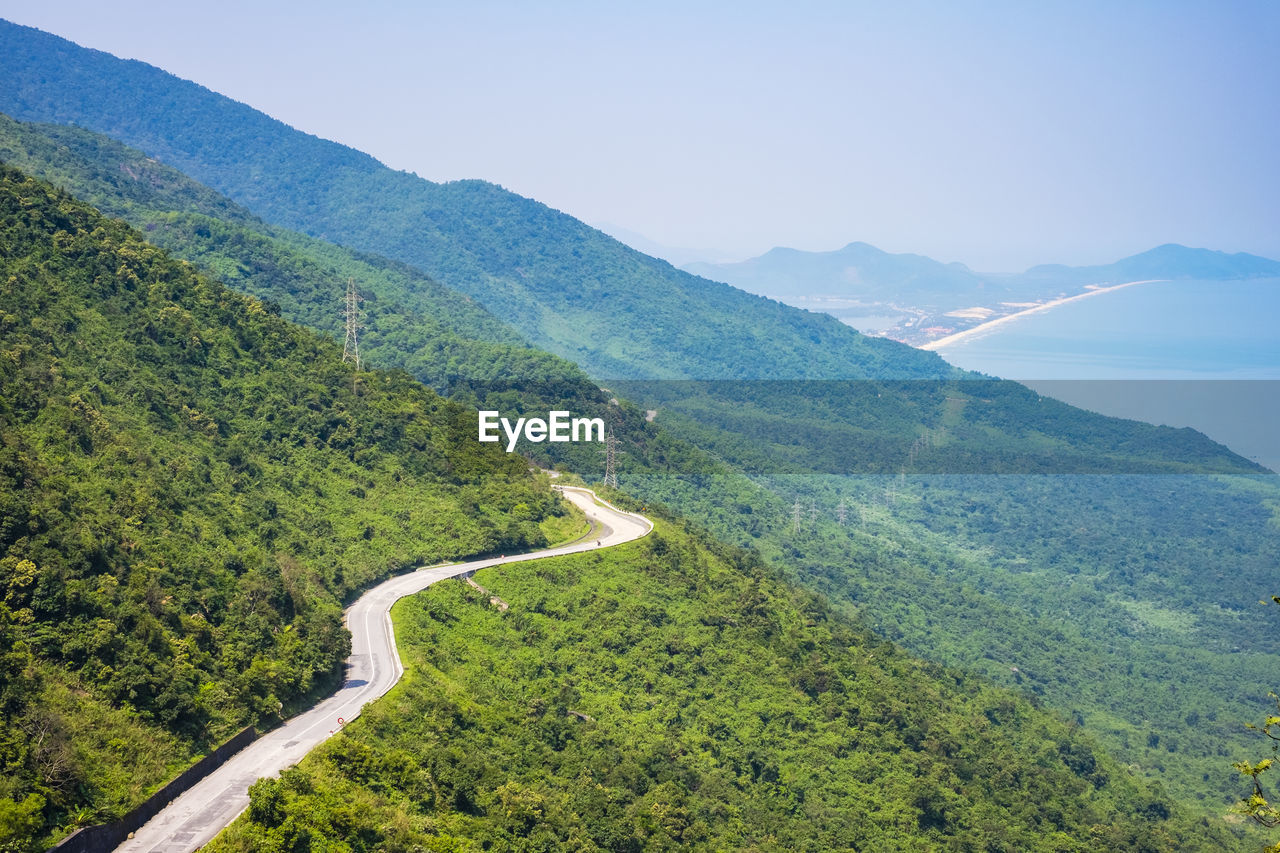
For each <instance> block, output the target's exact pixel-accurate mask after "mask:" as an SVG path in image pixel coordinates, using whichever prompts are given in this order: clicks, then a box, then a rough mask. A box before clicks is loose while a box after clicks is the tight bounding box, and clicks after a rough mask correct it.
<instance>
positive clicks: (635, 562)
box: [213, 522, 1232, 851]
mask: <svg viewBox="0 0 1280 853" xmlns="http://www.w3.org/2000/svg"><path fill="white" fill-rule="evenodd" d="M529 568H530V569H531V570H529V569H525V570H521V569H497V570H485V571H483V572H481V573H479V574H478V575H477V580H478V581H479V582H480V583H482V584H483V585H484V586H485V587H486V588H487V589H489V590H490V591H491V592H492V593H494V594H496V595H499V596H501V597H502V599H503V601H504V602H506V603H507V604H508V605H509V609H504V610H499V609H497V608H495V607H493V606H491V605H490V603H489V599H488V597H487V596H485V595H482V594H479V593H477V592H476V591H474V590H472V589H471V588H470V587H467V586H466V585H464V584H462V583H446V584H441V585H438V586H436V587H433V588H432V589H431V590H429V591H428V592H427V593H425V594H424V595H422V596H418V597H416V598H414V599H412V600H407V601H405V602H403V603H402V604H401V605H399V606H398V608H397V610H396V613H395V617H396V622H397V625H399V626H400V632H401V637H402V640H401V646H402V648H403V649H404V652H405V655H406V660H407V665H408V669H409V676H408V678H407V680H406V682H405V683H404V685H403V686H402V687H401V688H400V689H399V690H397V692H396V693H394V694H392V695H391V696H390V697H388V700H389V701H386V702H384V703H382V704H381V705H380V706H378V707H377V708H376V709H373V711H372V713H369V714H366V715H364V716H362V718H361V719H360V720H359V721H357V722H356V723H355V724H354V725H352V726H349V727H348V728H346V729H345V730H344V731H343V734H342V736H341V737H339V738H335V739H334V740H332V741H330V742H329V743H328V744H326V745H325V746H324V747H322V748H321V749H320V750H319V751H318V752H317V753H316V754H314V755H313V756H311V757H309V758H308V759H307V760H306V761H304V762H303V763H302V766H301V767H300V768H298V769H296V770H292V771H289V772H288V773H286V774H285V775H284V777H283V778H282V779H280V780H278V781H277V780H272V781H264V782H259V783H258V784H257V786H255V788H254V790H253V799H252V804H251V806H250V808H249V810H248V812H247V813H246V814H245V815H244V816H243V817H241V819H240V820H239V821H238V823H237V824H236V825H235V826H234V827H233V828H232V830H231V831H230V832H229V833H227V834H226V835H225V836H224V837H223V838H222V839H221V840H220V841H219V842H218V843H216V844H215V845H214V848H213V849H214V850H217V851H229V850H236V851H255V850H267V849H281V848H284V849H288V848H290V846H292V845H296V844H297V843H298V841H299V840H300V839H306V840H307V843H309V844H310V845H312V846H313V848H315V847H324V846H326V845H329V844H342V845H344V847H345V849H351V850H356V851H365V850H370V851H371V850H382V849H405V850H408V849H414V847H415V846H417V847H420V848H421V849H435V850H465V851H472V850H563V849H575V850H584V851H605V850H611V851H640V850H760V851H828V850H912V849H952V850H1008V851H1013V850H1018V851H1029V850H1045V851H1048V850H1056V851H1099V850H1124V851H1142V850H1150V851H1156V850H1168V849H1179V850H1194V849H1215V848H1221V847H1226V846H1231V842H1232V839H1231V837H1230V836H1229V835H1228V834H1227V833H1225V832H1221V831H1218V832H1214V831H1211V830H1209V829H1208V827H1207V826H1205V825H1204V824H1202V823H1198V822H1197V823H1191V822H1188V821H1186V820H1185V819H1182V818H1180V817H1178V816H1176V815H1171V812H1176V807H1174V806H1173V805H1172V804H1170V803H1169V802H1168V801H1167V799H1165V798H1164V797H1163V796H1162V795H1161V794H1160V793H1159V792H1158V791H1156V790H1154V789H1150V788H1145V787H1144V786H1142V785H1140V784H1135V782H1134V780H1133V778H1132V777H1131V776H1130V774H1129V773H1128V772H1127V771H1126V770H1125V769H1124V768H1122V767H1120V766H1118V765H1116V764H1115V763H1113V762H1112V761H1111V760H1110V759H1109V758H1108V757H1107V756H1105V755H1104V754H1102V753H1101V752H1099V751H1098V750H1097V748H1096V746H1094V745H1093V744H1092V743H1090V741H1089V740H1088V739H1087V738H1085V737H1083V736H1082V734H1081V733H1080V732H1079V730H1078V729H1076V728H1075V727H1074V726H1072V725H1070V724H1067V723H1064V722H1062V721H1061V720H1060V719H1057V718H1055V717H1053V716H1051V715H1049V714H1046V713H1045V712H1044V711H1042V710H1040V709H1038V708H1037V707H1036V706H1035V704H1034V703H1032V702H1029V701H1027V700H1026V699H1024V698H1020V697H1018V696H1016V695H1015V694H1013V693H1011V692H1009V691H1005V690H1000V689H994V688H991V687H989V686H987V685H984V684H983V683H982V682H980V681H979V680H976V679H971V678H966V677H964V676H960V675H958V674H956V673H953V672H947V671H945V670H943V669H941V668H938V667H934V666H930V665H922V664H920V663H918V662H915V661H912V660H910V659H908V658H906V657H904V656H903V655H902V654H901V653H899V652H898V651H896V650H895V649H894V648H893V647H891V646H889V645H887V644H885V643H883V642H881V641H879V640H877V639H875V638H874V637H871V636H869V635H868V634H866V633H864V632H863V631H861V630H858V629H857V628H855V627H854V626H852V625H851V624H850V623H849V622H848V621H847V620H845V619H843V618H841V617H840V616H838V615H836V614H834V613H833V612H832V611H831V610H830V609H829V608H828V607H827V606H826V605H825V604H824V603H823V602H822V601H821V600H819V599H817V598H815V597H813V596H811V595H808V594H805V593H798V592H797V591H796V590H795V589H794V588H792V587H789V586H787V585H786V584H783V583H780V582H779V581H778V580H777V579H776V578H775V577H773V576H772V574H771V573H770V572H769V571H768V569H767V568H766V567H765V566H763V565H762V564H761V563H760V562H759V561H758V560H756V559H754V558H752V557H751V556H749V555H747V554H745V553H743V552H740V551H735V550H732V549H727V548H724V547H720V546H714V545H712V544H710V543H708V542H707V541H706V540H705V539H703V538H702V537H699V536H698V535H696V534H691V533H690V532H689V531H688V530H686V529H683V528H682V527H681V525H679V524H676V523H672V522H666V523H663V522H660V523H659V525H658V528H657V530H656V532H655V533H654V534H651V536H650V537H649V538H648V539H646V540H644V541H642V542H638V543H633V544H631V545H627V546H623V547H620V548H616V549H610V550H608V551H605V552H599V553H593V554H590V555H583V556H577V557H572V558H566V559H556V560H552V561H545V562H540V563H538V564H536V565H534V566H531V567H529Z"/></svg>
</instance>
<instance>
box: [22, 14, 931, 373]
mask: <svg viewBox="0 0 1280 853" xmlns="http://www.w3.org/2000/svg"><path fill="white" fill-rule="evenodd" d="M0 45H3V47H4V50H3V51H0V77H2V78H3V79H4V80H5V82H6V85H5V86H4V87H3V88H0V111H3V112H5V113H8V114H9V115H11V116H13V117H15V118H18V119H21V120H28V121H44V122H58V123H72V124H78V125H80V126H82V127H87V128H90V129H93V130H97V131H100V132H102V133H106V134H107V135H109V136H112V137H114V138H116V139H119V140H121V141H123V142H126V143H128V144H130V145H133V146H135V147H137V148H140V149H142V150H143V151H145V152H147V154H149V155H150V156H153V157H156V158H158V159H160V160H162V161H163V162H165V163H168V164H170V165H172V166H175V167H176V168H178V169H180V170H181V171H183V172H185V173H186V174H188V175H191V176H192V177H194V178H196V179H197V180H199V181H201V182H203V183H205V184H207V185H208V186H210V187H213V188H214V189H216V190H218V191H219V192H221V193H224V194H225V195H227V196H229V197H230V198H231V199H233V200H234V201H236V202H238V203H240V204H243V205H244V206H245V207H247V208H248V209H249V210H251V211H253V212H254V213H255V214H257V215H259V216H262V217H263V218H265V219H267V220H268V221H270V222H272V223H274V224H277V225H281V226H285V227H289V228H294V229H297V230H299V231H302V232H304V233H307V234H310V235H313V236H316V237H321V238H324V239H326V240H330V241H333V242H336V243H339V244H342V245H345V246H348V247H351V248H354V249H358V250H361V251H369V252H376V253H378V254H381V255H384V256H386V257H388V258H392V259H395V260H398V261H402V262H405V263H410V264H413V265H414V266H415V267H417V268H419V269H421V270H423V271H425V272H426V273H428V274H430V275H431V276H433V277H434V278H436V279H437V280H439V281H440V282H442V283H444V284H445V285H447V286H449V287H451V288H455V289H457V290H459V291H461V292H463V293H466V294H469V295H470V296H472V297H474V298H476V299H478V300H480V302H481V303H483V304H484V305H485V307H487V308H488V309H489V310H490V311H491V312H493V313H494V314H495V315H496V316H498V317H499V318H501V319H503V320H505V321H506V322H508V323H510V324H511V325H512V326H514V327H515V328H516V329H517V330H519V331H520V332H521V334H523V335H524V336H525V338H526V339H527V340H528V341H529V342H531V343H532V344H534V345H536V346H538V347H541V348H544V349H547V350H549V351H551V352H553V353H556V354H557V355H560V356H563V357H566V358H569V359H571V360H573V361H574V362H576V363H577V364H579V365H581V366H582V367H583V368H584V369H586V370H587V371H589V372H590V373H592V374H594V375H596V376H598V377H632V378H680V377H697V378H749V377H761V376H772V377H775V378H781V377H797V378H799V377H810V378H816V377H828V378H837V377H841V378H850V377H855V378H856V377H861V376H871V375H875V376H897V377H901V378H908V377H922V376H941V375H947V374H949V373H950V372H951V370H950V368H948V367H947V365H946V364H945V362H943V361H942V360H941V359H939V358H937V357H936V356H934V355H932V354H929V353H923V352H919V351H917V350H914V349H911V348H909V347H903V346H901V345H898V344H895V343H893V342H889V341H883V340H878V339H868V338H865V337H863V336H861V335H859V334H858V333H857V332H854V331H853V330H852V329H850V328H848V327H846V326H844V325H843V324H841V323H839V322H837V321H836V320H834V319H833V318H830V317H826V316H823V315H817V314H810V313H807V312H803V311H798V310H796V309H794V308H790V307H788V306H785V305H781V304H779V303H775V302H771V301H769V300H767V299H762V298H760V297H757V296H752V295H749V294H747V293H744V292H742V291H739V290H735V289H734V288H731V287H729V286H727V285H724V284H720V283H716V282H711V281H707V280H705V279H700V278H697V277H695V276H692V275H689V274H688V273H684V272H681V271H679V270H676V269H675V268H673V267H672V266H670V265H669V264H667V263H665V262H664V261H659V260H656V259H654V258H650V257H648V256H646V255H642V254H640V253H639V252H636V251H634V250H632V249H629V248H627V247H626V246H624V245H622V244H621V243H619V242H617V241H616V240H613V239H612V238H610V237H607V236H606V235H604V234H602V233H601V232H599V231H596V230H595V229H593V228H590V227H588V226H586V225H584V224H583V223H581V222H579V221H578V220H576V219H573V218H572V217H570V216H566V215H564V214H562V213H559V212H557V211H554V210H551V209H550V208H547V207H546V206H544V205H542V204H539V203H538V202H535V201H532V200H530V199H526V198H522V197H521V196H518V195H515V194H514V193H510V192H508V191H506V190H504V189H502V188H501V187H498V186H495V185H493V184H489V183H485V182H483V181H455V182H451V183H447V184H436V183H432V182H430V181H427V180H424V179H421V178H419V177H417V176H416V175H411V174H408V173H403V172H395V171H393V170H391V169H388V168H386V167H385V166H382V165H381V164H379V163H378V162H377V161H375V160H373V158H371V157H369V156H367V155H365V154H361V153H359V152H356V151H353V150H352V149H350V148H346V147H344V146H341V145H338V144H336V143H332V142H328V141H325V140H322V139H318V138H316V137H313V136H309V135H307V134H304V133H300V132H298V131H296V130H293V129H291V128H289V127H287V126H286V125H284V124H282V123H281V122H278V121H275V120H274V119H271V118H269V117H267V116H265V115H263V114H262V113H259V112H257V111H255V110H253V109H251V108H249V107H247V106H245V105H243V104H239V103H236V102H234V101H231V100H230V99H228V98H225V97H223V96H221V95H217V94H215V93H213V92H210V91H209V90H207V89H204V88H202V87H200V86H197V85H195V84H193V83H189V82H185V81H182V80H179V79H178V78H176V77H173V76H172V75H170V74H166V73H165V72H163V71H161V70H159V69H157V68H154V67H151V66H148V65H145V64H144V63H140V62H125V61H122V60H119V59H116V58H115V57H112V56H110V55H108V54H105V53H100V52H98V51H92V50H86V49H84V48H80V47H77V46H76V45H73V44H72V43H70V42H67V41H65V40H63V39H59V38H57V37H55V36H51V35H48V34H46V33H41V32H39V31H38V30H34V29H31V28H28V27H21V26H17V25H14V24H11V23H8V22H0ZM406 307H409V308H413V309H415V310H417V308H418V306H417V305H415V304H413V303H407V304H406ZM424 313H425V312H424ZM619 327H622V328H625V330H626V331H625V333H624V334H623V333H619V332H618V329H619ZM778 371H782V372H781V373H780V372H778Z"/></svg>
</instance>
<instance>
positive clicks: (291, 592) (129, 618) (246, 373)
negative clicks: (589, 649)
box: [0, 167, 552, 850]
mask: <svg viewBox="0 0 1280 853" xmlns="http://www.w3.org/2000/svg"><path fill="white" fill-rule="evenodd" d="M0 169H2V171H0V388H2V389H3V393H2V394H0V636H2V642H0V646H2V647H3V650H4V651H3V657H2V658H0V667H2V671H0V766H2V767H3V769H4V773H3V775H2V776H0V846H3V848H4V849H23V850H25V849H28V847H29V846H30V844H34V843H35V841H36V839H38V838H40V837H41V836H43V835H44V834H45V833H46V832H50V831H54V830H56V829H57V828H62V829H63V830H65V829H66V828H68V827H71V826H74V825H76V824H81V823H90V822H97V821H101V820H106V819H109V818H111V817H113V816H115V815H117V814H119V813H120V812H121V811H122V810H124V809H125V808H127V807H128V806H130V805H131V804H133V803H135V802H137V801H138V800H139V799H140V798H141V797H142V796H143V795H145V793H146V792H148V790H150V789H154V788H155V787H156V786H157V785H158V783H160V782H163V781H165V780H167V779H168V778H169V777H170V776H171V775H173V774H174V773H175V772H176V771H177V770H178V769H181V768H182V767H183V766H184V765H185V764H186V763H188V762H189V761H190V760H191V759H192V758H193V757H194V756H196V755H198V754H199V753H200V752H201V751H203V750H204V749H206V748H207V747H208V746H209V745H211V744H214V743H217V742H218V741H219V740H221V739H222V738H224V737H225V736H226V735H228V734H229V733H231V732H232V731H234V730H235V729H236V728H238V727H240V726H243V725H244V724H246V723H254V722H259V721H267V720H271V719H273V718H275V717H276V715H277V714H278V713H280V712H281V711H282V709H284V708H287V707H289V706H292V705H294V704H295V703H297V702H298V701H300V700H301V699H302V698H303V697H304V696H306V694H308V693H309V692H310V691H312V690H313V689H317V688H320V687H324V688H326V689H327V688H328V687H329V686H331V685H332V683H333V681H332V679H333V678H334V677H335V676H336V674H337V669H338V667H339V664H340V663H341V661H342V660H344V658H345V656H346V654H347V652H348V643H347V639H346V634H345V632H344V631H343V629H342V624H341V605H342V602H343V601H344V600H345V599H347V598H348V597H349V596H350V595H352V594H353V593H354V592H355V591H356V590H358V589H361V588H362V587H364V586H366V585H368V584H369V583H370V582H372V581H373V580H376V579H378V578H381V577H383V576H385V575H387V574H388V573H389V572H392V571H394V570H395V569H396V568H398V567H405V566H410V565H415V564H420V563H422V562H433V561H437V560H441V559H446V558H453V557H458V556H462V555H465V554H473V553H482V552H488V551H493V550H499V549H502V550H506V549H512V548H520V547H528V546H532V545H537V544H540V543H542V542H543V541H544V537H543V535H542V533H541V531H540V529H539V527H538V524H537V522H538V521H539V520H540V519H541V518H543V517H544V516H545V515H546V514H547V513H548V512H550V511H551V510H552V501H551V498H550V496H549V493H548V491H547V489H546V484H545V481H541V480H540V478H535V477H533V476H531V475H530V474H529V470H528V466H527V463H525V462H524V460H522V459H520V458H519V457H515V456H509V455H507V454H505V453H502V452H501V451H500V450H498V449H497V448H496V447H492V446H489V445H481V444H478V443H477V442H476V441H475V440H474V429H475V415H474V412H471V413H468V412H467V410H465V409H464V408H463V407H461V406H459V405H457V404H455V403H452V402H447V401H445V400H442V399H441V398H439V397H437V396H436V395H435V394H433V393H432V392H430V391H428V390H426V389H425V388H423V387H422V386H421V385H420V384H419V383H417V382H416V381H414V380H413V379H411V378H410V377H409V376H408V375H406V374H403V373H379V372H363V373H359V374H356V373H354V372H353V371H352V370H351V369H350V366H349V365H345V364H343V363H342V362H341V359H340V351H339V349H338V348H337V347H336V345H335V344H334V343H332V342H331V341H328V340H326V339H324V338H321V337H320V336H318V335H316V334H314V333H312V332H307V331H304V330H302V329H300V328H298V327H296V326H293V325H291V324H289V323H287V322H285V321H283V320H281V319H280V318H279V317H277V316H275V315H274V314H273V312H272V310H271V309H270V307H269V306H266V305H264V304H263V303H262V302H260V301H258V300H256V299H253V298H251V297H245V296H241V295H239V294H235V293H233V292H231V291H228V290H227V289H225V288H224V287H223V286H221V285H220V284H217V283H216V282H214V281H212V280H210V279H208V278H206V277H204V276H202V275H199V274H197V273H195V271H194V270H193V269H192V267H191V266H190V265H188V264H186V263H184V262H180V261H176V260H173V259H171V258H170V257H168V256H167V255H165V254H164V253H163V252H161V251H160V250H158V249H156V248H155V247H153V246H150V245H148V244H147V243H145V242H143V240H142V238H141V236H140V235H139V234H137V233H136V232H134V231H131V230H130V229H128V228H127V227H125V226H124V225H122V224H121V223H118V222H115V221H112V220H108V219H104V218H103V217H102V216H100V215H99V214H97V213H96V212H94V211H92V210H91V209H90V208H88V207H86V206H85V205H83V204H81V203H79V202H76V201H74V200H72V199H71V198H70V197H68V196H66V195H64V194H61V193H59V192H56V191H54V190H52V189H51V188H50V187H49V186H48V185H47V184H43V183H39V182H36V181H34V180H32V179H29V178H26V177H25V176H23V175H22V174H21V173H19V172H17V171H15V170H13V169H11V168H8V167H0ZM15 810H16V811H15ZM6 845H7V846H6ZM12 845H17V846H16V847H14V846H12Z"/></svg>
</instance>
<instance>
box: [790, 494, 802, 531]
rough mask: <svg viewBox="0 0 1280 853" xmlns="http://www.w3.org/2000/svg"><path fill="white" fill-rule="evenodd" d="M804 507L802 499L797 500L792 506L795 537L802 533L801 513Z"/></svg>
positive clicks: (792, 529) (792, 523)
mask: <svg viewBox="0 0 1280 853" xmlns="http://www.w3.org/2000/svg"><path fill="white" fill-rule="evenodd" d="M803 509H804V506H803V505H802V504H801V503H800V499H799V498H796V502H795V503H794V504H792V505H791V535H792V536H795V535H796V534H798V533H799V532H800V513H801V512H802V511H803Z"/></svg>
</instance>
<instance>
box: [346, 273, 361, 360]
mask: <svg viewBox="0 0 1280 853" xmlns="http://www.w3.org/2000/svg"><path fill="white" fill-rule="evenodd" d="M342 316H343V318H344V319H345V320H346V326H347V338H346V340H345V341H344V342H343V344H342V360H343V361H354V362H355V364H356V370H359V369H360V343H359V341H358V340H357V333H358V332H359V331H360V295H359V294H358V293H356V280H355V279H354V278H349V279H347V299H346V306H345V307H344V308H343V310H342Z"/></svg>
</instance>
